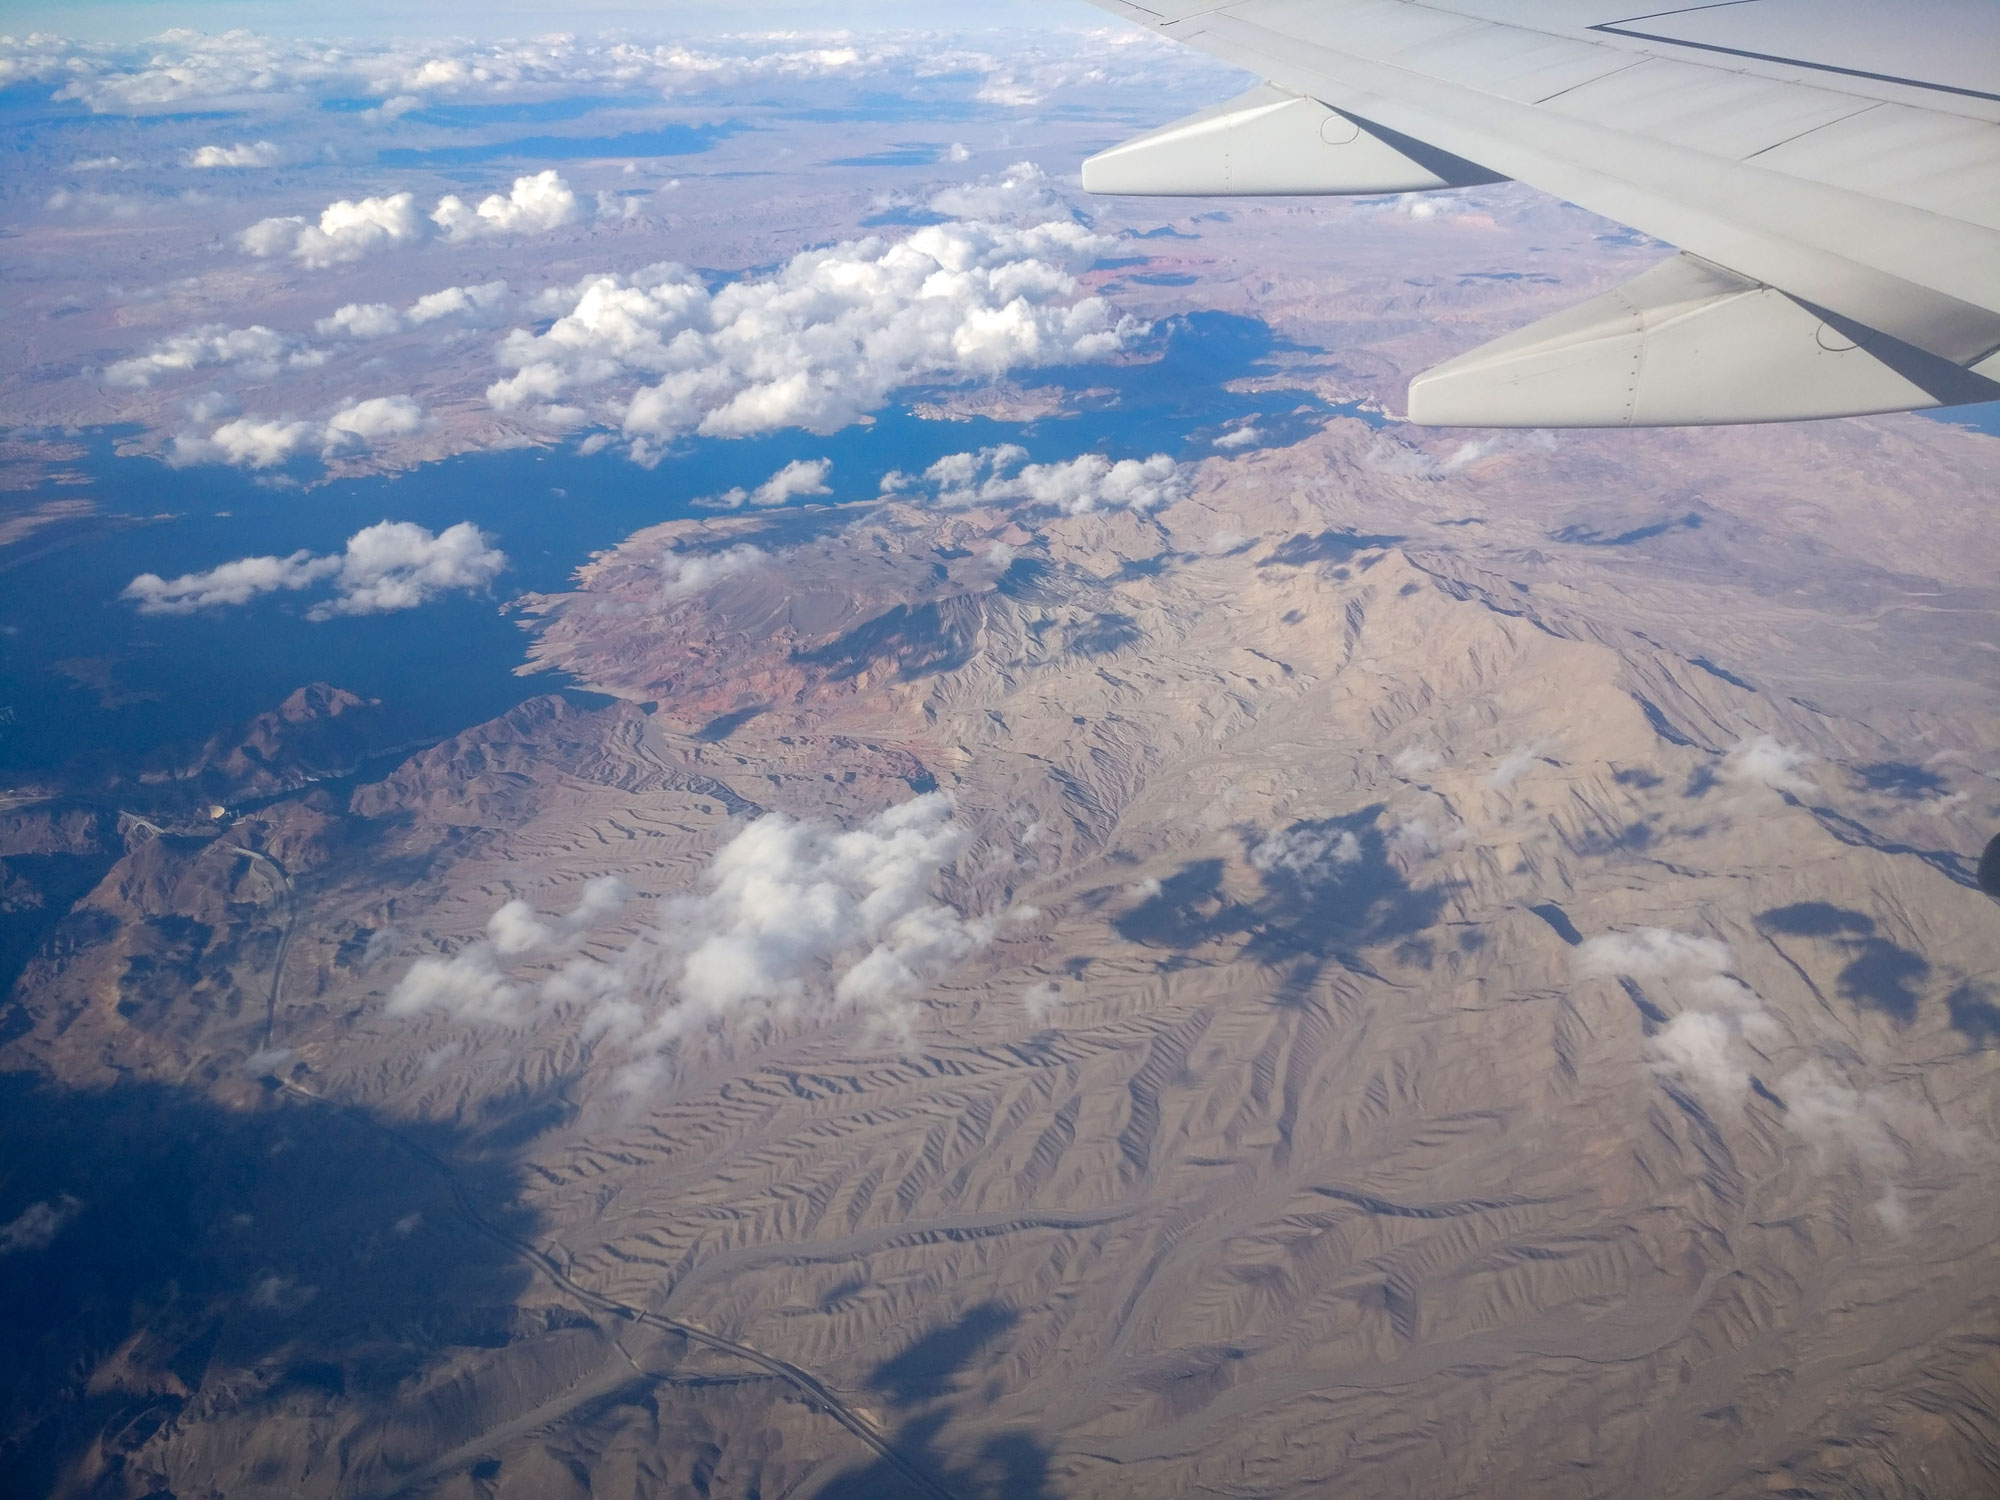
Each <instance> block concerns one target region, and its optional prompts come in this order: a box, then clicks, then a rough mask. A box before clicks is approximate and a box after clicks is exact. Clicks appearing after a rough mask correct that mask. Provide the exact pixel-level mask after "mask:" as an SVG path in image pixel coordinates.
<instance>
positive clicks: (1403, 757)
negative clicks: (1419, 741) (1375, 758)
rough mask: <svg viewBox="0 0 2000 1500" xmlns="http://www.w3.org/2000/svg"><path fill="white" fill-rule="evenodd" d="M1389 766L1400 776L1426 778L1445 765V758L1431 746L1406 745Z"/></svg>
mask: <svg viewBox="0 0 2000 1500" xmlns="http://www.w3.org/2000/svg"><path fill="white" fill-rule="evenodd" d="M1389 764H1390V765H1391V766H1392V767H1394V769H1395V772H1396V774H1397V775H1398V776H1410V777H1416V776H1424V775H1427V774H1429V773H1430V772H1432V771H1435V770H1438V769H1439V768H1440V767H1442V766H1443V765H1444V757H1443V756H1442V755H1440V754H1438V752H1437V751H1436V750H1435V749H1433V748H1432V747H1431V746H1429V745H1406V746H1405V747H1404V748H1402V749H1401V750H1398V751H1397V752H1396V756H1395V759H1394V760H1392V761H1390V762H1389Z"/></svg>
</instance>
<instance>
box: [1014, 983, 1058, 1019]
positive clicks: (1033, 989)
mask: <svg viewBox="0 0 2000 1500" xmlns="http://www.w3.org/2000/svg"><path fill="white" fill-rule="evenodd" d="M1060 1004H1062V986H1061V985H1059V984H1057V983H1056V982H1055V981H1054V980H1053V979H1044V980H1042V981H1041V982H1040V983H1038V984H1031V985H1029V986H1028V987H1027V988H1026V989H1025V990H1023V991H1021V1008H1022V1009H1023V1010H1025V1011H1026V1012H1027V1013H1028V1019H1029V1020H1030V1021H1033V1022H1034V1023H1035V1024H1036V1025H1038V1026H1039V1025H1040V1024H1041V1023H1042V1022H1044V1021H1046V1020H1047V1019H1048V1018H1049V1017H1050V1016H1051V1015H1053V1014H1054V1013H1055V1008H1056V1007H1057V1006H1058V1005H1060Z"/></svg>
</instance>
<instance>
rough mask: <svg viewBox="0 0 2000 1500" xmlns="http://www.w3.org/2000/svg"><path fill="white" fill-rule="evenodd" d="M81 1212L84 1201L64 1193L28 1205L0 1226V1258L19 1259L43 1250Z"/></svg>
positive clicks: (52, 1242)
mask: <svg viewBox="0 0 2000 1500" xmlns="http://www.w3.org/2000/svg"><path fill="white" fill-rule="evenodd" d="M82 1212H83V1200H82V1199H80V1198H73V1197H71V1196H70V1195H69V1194H68V1193H64V1194H63V1195H62V1196H61V1197H60V1198H57V1199H55V1200H54V1201H53V1202H48V1203H30V1204H29V1205H28V1206H27V1207H26V1208H24V1209H22V1210H21V1212H20V1213H18V1214H16V1215H15V1216H14V1217H13V1218H12V1219H10V1220H8V1221H7V1222H6V1223H5V1224H0V1255H19V1254H22V1253H24V1252H27V1251H31V1250H46V1249H48V1247H49V1246H50V1245H52V1244H54V1243H55V1238H56V1236H57V1235H59V1234H61V1233H62V1232H63V1231H64V1230H65V1229H67V1228H68V1227H69V1226H70V1223H71V1222H72V1221H73V1220H74V1219H75V1218H76V1216H77V1215H78V1214H80V1213H82Z"/></svg>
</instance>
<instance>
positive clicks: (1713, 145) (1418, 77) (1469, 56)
mask: <svg viewBox="0 0 2000 1500" xmlns="http://www.w3.org/2000/svg"><path fill="white" fill-rule="evenodd" d="M1094 3H1097V4H1099V5H1101V6H1102V7H1103V8H1104V9H1107V10H1111V11H1114V12H1116V13H1118V14H1121V15H1124V16H1127V17H1129V18H1131V19H1133V20H1136V21H1139V22H1140V23H1142V24H1144V25H1147V26H1149V27H1151V28H1152V29H1154V30H1156V31H1159V32H1161V33H1162V34H1164V35H1167V36H1171V37H1175V38H1177V39H1179V40H1182V41H1185V42H1187V43H1189V44H1190V45H1192V46H1195V47H1198V48H1200V49H1201V50H1203V51H1206V52H1209V53H1212V54H1214V55H1215V56H1217V57H1221V58H1224V59H1226V60H1227V61H1230V62H1233V63H1236V64H1238V65H1239V66H1241V67H1244V68H1247V69H1249V70H1251V71H1253V72H1256V73H1258V74H1260V75H1261V76H1262V77H1264V78H1265V79H1267V80H1269V85H1268V87H1267V88H1265V89H1262V90H1253V91H1252V92H1251V93H1250V94H1247V95H1245V96H1243V98H1242V99H1240V100H1237V101H1234V102H1232V104H1230V105H1225V106H1222V107H1220V108H1219V109H1217V110H1211V111H1205V112H1204V113H1203V115H1201V116H1196V117H1194V119H1192V120H1190V121H1184V122H1180V123H1179V124H1177V125H1175V126H1169V127H1166V128H1165V129H1164V130H1161V131H1156V132H1153V133H1152V134H1151V135H1150V136H1142V137H1140V138H1139V139H1138V140H1137V141H1134V142H1130V143H1128V144H1127V145H1126V146H1122V147H1118V148H1115V149H1114V150H1112V151H1109V152H1106V153H1104V154H1103V155H1101V156H1099V157H1096V158H1093V159H1092V161H1091V162H1090V163H1087V164H1086V166H1085V178H1084V181H1085V186H1086V187H1089V188H1092V189H1094V190H1101V191H1112V192H1203V193H1215V192H1224V193H1228V192H1237V193H1257V192H1324V193H1343V192H1346V193H1356V192H1358V193H1371V192H1384V191H1426V190H1436V189H1440V188H1448V187H1456V186H1464V185H1468V184H1470V183H1475V182H1481V181H1494V180H1497V179H1500V178H1515V179H1518V180H1520V181H1522V182H1526V183H1529V184H1531V185H1533V186H1535V187H1538V188H1541V189H1543V190H1544V191H1547V192H1550V193H1554V194H1556V195H1558V196H1560V197H1562V198H1565V199H1567V200H1569V201H1571V202H1574V203H1577V204H1580V205H1581V206H1583V207H1585V208H1588V209H1591V210H1592V211H1594V212H1597V213H1600V214H1603V215H1605V216H1606V217H1608V218H1613V219H1617V220H1619V221H1620V222H1622V223H1625V224H1629V225H1631V226H1633V227H1634V228H1636V229H1640V230H1643V231H1644V232H1646V233H1647V234H1650V235H1653V236H1655V237H1657V238H1659V239H1662V240H1665V241H1667V242H1669V243H1671V244H1674V245H1676V246H1678V247H1680V249H1681V250H1682V251H1683V252H1684V254H1683V258H1682V259H1681V260H1680V261H1678V262H1674V263H1670V265H1672V266H1673V267H1674V269H1672V270H1667V269H1666V268H1659V269H1657V270H1656V271H1655V272H1649V273H1647V275H1645V276H1642V277H1640V278H1639V279H1638V280H1637V281H1635V282H1633V283H1632V284H1631V285H1630V286H1628V287H1626V288H1624V289H1622V290H1621V291H1620V292H1619V293H1614V294H1613V295H1612V297H1611V298H1607V299H1600V300H1599V302H1596V303H1591V304H1587V305H1586V306H1585V307H1583V308H1579V309H1575V310H1573V311H1572V312H1569V313H1564V314H1560V315H1558V316H1557V317H1556V318H1553V319H1550V320H1547V321H1546V322H1544V323H1542V324H1538V325H1535V327H1534V328H1531V329H1525V330H1522V331H1521V332H1520V333H1518V334H1514V335H1510V336H1508V337H1507V338H1505V339H1502V340H1500V341H1498V342H1496V343H1494V344H1491V345H1488V346H1486V347H1485V348H1484V349H1479V350H1474V351H1472V353H1470V354H1468V355H1466V356H1463V357H1461V358H1459V359H1457V360H1453V361H1452V362H1451V363H1450V364H1447V365H1444V366H1440V367H1439V368H1438V369H1437V370H1434V371H1431V372H1427V373H1426V374H1424V375H1421V376H1419V377H1418V378H1417V379H1416V380H1415V381H1414V382H1413V383H1412V387H1411V404H1410V410H1411V416H1412V418H1413V419H1414V420H1417V421H1422V422H1432V423H1440V424H1451V425H1459V424H1464V425H1496V426H1498V425H1506V426H1599V425H1658V424H1681V423H1712V422H1738V421H1780V420H1795V419H1800V418H1805V417H1817V416H1841V415H1852V414H1856V413H1861V412H1873V411H1895V410H1906V409H1915V408H1920V407H1927V406H1941V405H1953V404H1958V403H1962V402H1970V401H1990V400H1995V399H2000V5H1995V4H1994V3H1993V0H1736V3H1733V4H1722V5H1717V4H1706V5H1697V6H1692V7H1686V8H1681V9H1675V10H1664V11H1659V12H1655V13H1651V14H1635V13H1633V12H1631V11H1619V10H1615V9H1613V8H1611V7H1610V6H1608V5H1607V4H1605V3H1604V0H1533V3H1530V0H1233V3H1221V4H1217V3H1212V0H1147V3H1145V4H1139V3H1136V0H1094ZM1628 3H1629V0H1628Z"/></svg>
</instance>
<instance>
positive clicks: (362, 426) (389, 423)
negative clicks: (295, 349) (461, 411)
mask: <svg viewBox="0 0 2000 1500" xmlns="http://www.w3.org/2000/svg"><path fill="white" fill-rule="evenodd" d="M423 426H424V411H423V408H422V407H421V406H419V405H418V404H417V403H416V402H415V401H414V400H412V399H411V398H410V397H408V396H373V397H370V398H369V399H368V400H365V401H356V402H354V403H353V404H352V405H349V406H344V407H342V408H341V409H340V410H339V411H337V412H335V413H334V414H333V415H332V416H331V417H330V418H328V419H327V420H326V421H325V422H302V421H298V420H296V419H294V418H290V417H274V418H261V417H238V418H237V419H236V420H235V421H233V422H224V423H223V424H222V425H221V426H220V427H218V428H216V429H215V430H214V431H213V432H211V433H210V434H209V435H208V436H207V437H196V436H194V435H192V434H189V433H182V434H181V435H180V436H179V437H176V438H175V439H174V444H173V447H172V448H171V449H170V450H169V451H168V453H167V462H168V463H169V464H171V465H173V466H174V467H175V468H185V467H187V466H188V465H189V464H229V465H231V466H232V467H234V468H239V469H269V468H273V467H275V466H276V465H278V464H282V463H287V462H289V461H290V460H292V459H294V458H297V457H298V456H299V455H300V454H302V453H309V452H311V451H312V450H314V449H315V448H317V449H318V450H319V452H320V455H321V457H323V458H328V459H331V458H334V457H336V456H338V455H340V454H343V453H354V452H358V451H361V450H364V449H366V448H368V447H369V446H371V445H372V444H374V443H376V442H378V441H380V440H381V439H383V438H395V437H407V436H409V435H410V434H411V433H413V432H417V431H420V430H421V429H422V428H423Z"/></svg>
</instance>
